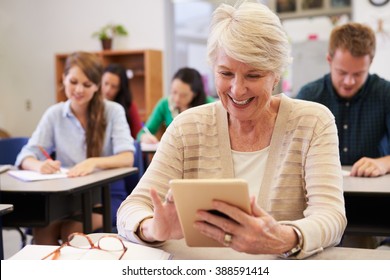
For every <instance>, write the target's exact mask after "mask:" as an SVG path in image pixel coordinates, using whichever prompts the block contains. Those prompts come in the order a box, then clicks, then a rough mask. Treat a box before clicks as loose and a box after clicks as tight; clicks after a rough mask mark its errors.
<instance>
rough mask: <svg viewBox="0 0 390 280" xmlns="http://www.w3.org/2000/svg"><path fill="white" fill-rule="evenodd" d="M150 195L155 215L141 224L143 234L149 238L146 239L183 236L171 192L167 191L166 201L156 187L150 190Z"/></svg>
mask: <svg viewBox="0 0 390 280" xmlns="http://www.w3.org/2000/svg"><path fill="white" fill-rule="evenodd" d="M150 196H151V198H152V202H153V206H154V216H153V218H151V219H147V220H145V221H144V222H143V223H142V224H141V226H142V234H143V236H144V237H145V238H146V239H147V240H144V241H147V242H153V241H165V240H169V239H181V238H183V232H182V230H181V226H180V221H179V217H178V216H177V212H176V207H175V203H174V201H173V196H172V194H171V192H168V193H167V195H166V197H165V201H164V202H162V201H161V199H160V197H159V196H158V194H157V191H156V190H155V189H151V190H150Z"/></svg>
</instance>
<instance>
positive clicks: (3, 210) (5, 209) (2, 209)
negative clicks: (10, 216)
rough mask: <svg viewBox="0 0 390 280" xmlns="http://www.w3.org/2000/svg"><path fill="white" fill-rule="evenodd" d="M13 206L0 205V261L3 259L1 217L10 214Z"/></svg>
mask: <svg viewBox="0 0 390 280" xmlns="http://www.w3.org/2000/svg"><path fill="white" fill-rule="evenodd" d="M13 209H14V206H13V205H12V204H0V260H3V259H4V247H3V221H2V218H1V216H3V215H5V214H7V213H10V212H12V210H13Z"/></svg>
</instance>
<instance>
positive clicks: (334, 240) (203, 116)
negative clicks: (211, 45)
mask: <svg viewBox="0 0 390 280" xmlns="http://www.w3.org/2000/svg"><path fill="white" fill-rule="evenodd" d="M233 177H234V171H233V160H232V155H231V148H230V141H229V135H228V121H227V112H226V110H225V109H224V108H223V106H222V104H221V103H220V102H216V103H211V104H206V105H202V106H199V107H195V108H191V109H188V110H186V111H185V112H183V113H181V114H180V115H179V116H178V117H176V118H175V119H174V121H173V123H172V124H171V125H170V126H169V127H168V129H167V130H166V132H165V134H164V136H163V137H162V139H161V143H160V145H159V147H158V150H157V152H156V154H155V156H154V158H153V161H152V162H151V164H150V165H149V167H148V169H147V170H146V173H145V174H144V176H143V177H142V179H141V180H140V182H139V184H138V185H137V187H136V188H135V189H134V191H133V192H132V194H131V195H130V196H129V197H128V198H127V199H126V200H125V201H124V202H123V203H122V205H121V206H120V208H119V210H118V215H117V216H118V219H117V225H118V233H119V234H120V235H121V236H123V237H125V238H127V239H129V240H131V241H135V242H138V243H141V242H142V241H141V240H140V239H139V238H138V237H137V235H136V234H135V231H136V229H137V227H138V224H139V222H140V221H141V220H143V219H144V218H146V217H151V216H153V209H152V202H151V199H150V196H149V188H150V187H153V188H155V189H156V190H157V191H158V193H159V194H160V195H161V198H164V196H165V194H166V192H167V191H168V181H169V180H170V179H173V178H233ZM257 201H258V204H259V205H260V206H261V207H262V208H263V209H264V210H266V211H267V212H268V213H270V214H271V215H272V216H273V217H274V218H275V219H276V220H278V221H279V222H280V223H283V224H291V225H294V226H296V227H297V228H299V229H300V231H301V232H302V235H303V239H304V244H303V249H302V250H301V252H300V253H299V254H298V256H297V258H305V257H308V256H310V255H312V254H314V253H317V252H320V251H322V250H323V248H326V247H328V246H334V245H337V244H338V243H339V242H340V240H341V237H342V234H343V232H344V229H345V227H346V216H345V208H344V198H343V190H342V175H341V166H340V161H339V152H338V137H337V128H336V125H335V122H334V117H333V115H332V114H331V113H330V111H329V110H328V109H327V108H326V107H324V106H322V105H320V104H317V103H312V102H308V101H302V100H296V99H290V98H289V97H287V96H285V95H283V94H282V95H281V104H280V107H279V112H278V116H277V119H276V124H275V128H274V132H273V135H272V139H271V144H270V150H269V156H268V160H267V164H266V170H265V173H264V179H263V182H262V184H261V188H260V193H259V195H258V200H257Z"/></svg>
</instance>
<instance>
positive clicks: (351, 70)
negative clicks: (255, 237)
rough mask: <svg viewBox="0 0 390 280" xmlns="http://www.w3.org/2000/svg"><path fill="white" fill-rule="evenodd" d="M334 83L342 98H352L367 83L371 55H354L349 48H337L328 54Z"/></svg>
mask: <svg viewBox="0 0 390 280" xmlns="http://www.w3.org/2000/svg"><path fill="white" fill-rule="evenodd" d="M328 62H329V66H330V72H331V77H332V84H333V87H334V88H335V90H336V91H337V93H338V95H339V96H340V97H342V98H347V99H349V98H352V97H353V96H355V94H356V93H357V92H358V91H359V89H360V88H361V87H362V86H363V84H364V83H365V81H366V79H367V76H368V70H369V68H370V65H371V58H370V56H369V55H368V54H367V55H364V56H358V57H356V56H352V55H351V53H350V52H349V51H347V50H342V49H337V50H336V51H335V53H334V55H333V57H330V56H328Z"/></svg>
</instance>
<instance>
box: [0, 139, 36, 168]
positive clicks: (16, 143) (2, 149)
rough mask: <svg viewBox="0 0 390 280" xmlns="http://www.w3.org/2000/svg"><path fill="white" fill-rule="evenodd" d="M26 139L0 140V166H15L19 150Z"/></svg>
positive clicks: (25, 142)
mask: <svg viewBox="0 0 390 280" xmlns="http://www.w3.org/2000/svg"><path fill="white" fill-rule="evenodd" d="M28 139H29V138H28V137H11V138H3V139H0V164H15V161H16V157H17V156H18V154H19V152H20V150H21V149H22V148H23V146H24V145H26V144H27V142H28Z"/></svg>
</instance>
